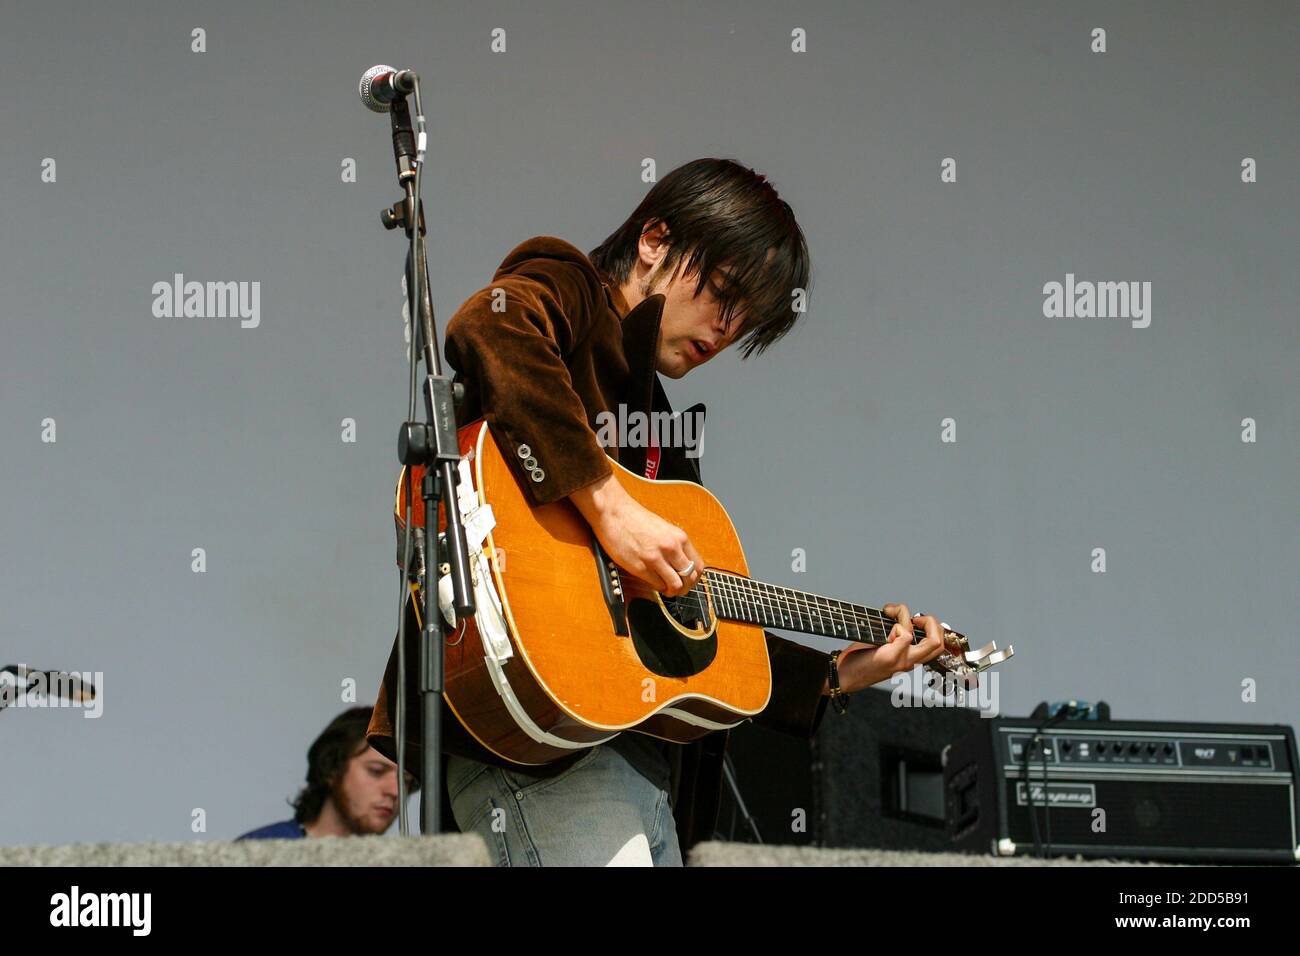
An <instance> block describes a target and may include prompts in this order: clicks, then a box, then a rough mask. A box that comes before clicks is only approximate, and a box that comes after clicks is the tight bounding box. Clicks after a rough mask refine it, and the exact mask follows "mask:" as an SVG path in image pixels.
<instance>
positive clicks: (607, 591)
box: [591, 534, 632, 637]
mask: <svg viewBox="0 0 1300 956" xmlns="http://www.w3.org/2000/svg"><path fill="white" fill-rule="evenodd" d="M591 552H592V554H594V555H595V556H596V574H597V576H598V577H599V578H600V590H601V593H602V594H604V596H605V607H606V608H608V609H609V618H610V621H611V623H612V624H613V625H614V633H615V634H617V635H618V636H619V637H631V636H632V632H631V631H629V630H628V626H627V601H626V600H624V598H623V582H622V581H620V580H619V576H618V565H616V564H615V563H614V562H613V560H611V559H610V557H609V556H608V555H607V554H606V553H605V549H604V548H602V547H601V546H600V542H599V541H598V540H596V535H595V534H592V536H591Z"/></svg>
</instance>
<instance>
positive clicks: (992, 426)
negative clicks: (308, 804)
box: [0, 2, 1300, 845]
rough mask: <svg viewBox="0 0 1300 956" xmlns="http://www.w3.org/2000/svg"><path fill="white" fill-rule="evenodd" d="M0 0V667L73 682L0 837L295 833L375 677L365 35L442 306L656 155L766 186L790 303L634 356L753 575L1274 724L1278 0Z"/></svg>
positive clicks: (35, 719)
mask: <svg viewBox="0 0 1300 956" xmlns="http://www.w3.org/2000/svg"><path fill="white" fill-rule="evenodd" d="M7 6H9V9H7V10H6V15H5V19H4V24H5V26H4V29H3V31H0V71H2V72H3V77H4V83H3V86H4V89H5V90H6V91H7V94H6V96H4V97H3V98H0V130H2V131H3V132H2V134H0V191H2V192H0V215H2V216H3V223H4V228H3V229H2V230H0V283H2V286H3V292H4V296H3V308H2V309H0V315H3V322H4V336H3V340H2V343H0V371H2V372H3V375H2V377H0V409H2V411H0V483H2V484H0V487H3V494H2V495H0V522H2V524H0V532H2V534H3V542H4V545H3V548H2V549H0V561H3V574H2V575H0V582H2V583H0V598H2V600H0V615H2V616H0V657H3V658H5V661H4V662H5V663H7V662H11V661H13V662H24V663H29V664H32V665H33V666H38V667H46V668H58V669H68V670H78V671H102V672H103V674H104V697H103V715H102V717H100V718H98V719H96V720H89V719H86V718H85V717H84V716H83V714H82V712H80V711H78V710H74V709H61V710H36V709H26V710H18V709H11V710H9V711H6V712H4V713H2V714H0V761H2V762H3V764H4V773H3V777H0V779H2V780H3V785H2V786H0V845H10V844H17V843H28V842H64V841H73V840H109V839H124V840H125V839H130V840H173V839H192V838H195V837H206V838H225V837H230V836H233V835H235V834H237V833H239V832H242V831H243V830H245V829H248V828H250V827H252V826H254V825H258V824H261V823H265V822H269V821H271V820H274V819H279V818H283V817H284V816H287V815H288V812H287V808H286V807H285V803H284V800H285V797H287V796H288V795H290V794H291V793H292V792H293V791H294V789H295V788H296V786H297V785H298V783H299V782H300V780H301V776H302V773H303V770H304V767H305V762H304V756H303V755H304V752H305V749H306V745H307V743H308V742H309V741H310V739H311V738H312V737H313V736H314V735H315V733H316V732H317V731H318V730H319V729H320V727H321V726H323V724H324V723H325V722H326V721H327V720H328V719H329V718H330V717H331V716H332V715H333V714H334V713H336V712H337V711H339V710H340V709H341V708H342V707H343V703H342V702H341V700H340V687H341V683H342V682H343V681H345V680H346V679H348V678H352V679H354V680H355V681H356V682H357V685H358V687H359V694H360V697H361V699H362V701H364V702H370V701H371V700H372V699H373V694H374V690H375V688H376V686H377V683H378V679H379V675H380V672H381V669H382V666H383V663H384V660H385V658H386V656H387V653H388V649H389V646H390V643H391V640H392V635H393V629H394V626H395V621H396V618H395V613H394V604H395V597H396V595H395V591H396V580H395V569H394V567H393V564H392V555H393V543H392V538H393V534H392V525H391V520H390V517H389V513H388V509H389V504H390V501H391V489H392V483H393V480H394V477H395V468H396V466H395V460H394V452H393V437H394V433H395V428H396V424H397V423H398V421H399V420H400V418H401V416H402V413H403V410H404V407H405V390H404V389H405V384H404V383H405V380H404V369H405V364H404V363H405V358H404V348H403V344H402V340H401V327H400V301H401V300H400V290H399V283H398V272H399V268H398V267H395V266H396V263H397V262H398V261H399V259H400V256H401V252H402V249H401V241H400V239H399V238H398V237H397V236H395V235H389V234H387V233H384V232H383V231H382V230H381V229H380V228H379V225H378V218H377V214H378V211H379V210H380V209H381V208H382V207H383V206H384V205H385V204H387V203H388V202H391V201H392V199H393V198H394V197H395V195H396V189H395V183H394V174H393V170H392V160H391V155H390V147H389V144H388V135H387V122H386V120H384V119H382V118H380V117H376V116H374V115H372V114H370V113H367V112H366V111H365V110H364V109H363V108H362V107H361V106H360V104H359V103H358V102H357V100H356V93H355V86H356V81H357V78H358V76H359V75H360V73H361V72H362V71H363V70H364V69H365V68H366V67H368V66H370V65H371V64H373V63H377V62H389V63H393V64H395V65H397V66H410V67H412V68H415V69H417V70H419V71H420V72H421V73H422V75H423V76H424V77H425V79H426V83H427V88H428V90H429V96H428V109H427V112H428V114H429V120H430V133H431V149H430V155H429V168H428V173H427V175H426V177H425V197H426V203H427V206H428V212H429V215H430V221H431V227H432V228H431V233H430V244H429V252H430V261H431V271H432V281H433V290H434V302H435V307H436V309H437V311H438V315H439V317H440V319H444V320H445V319H446V318H447V317H449V316H450V315H451V313H452V311H453V310H454V309H455V307H456V306H457V305H458V304H459V303H460V302H462V301H463V300H464V299H465V298H466V297H467V296H468V295H469V294H470V293H471V292H473V291H474V290H475V289H477V288H479V287H481V286H483V285H485V284H486V283H487V282H488V281H489V279H490V277H491V274H492V272H493V270H494V269H495V267H496V265H497V263H498V262H499V261H500V260H501V258H502V257H503V255H504V254H505V253H506V252H507V251H508V250H509V249H510V248H512V247H513V246H514V245H515V244H517V243H518V242H520V241H521V240H523V239H525V238H527V237H529V236H532V235H537V234H543V233H546V234H552V235H557V236H561V237H564V238H566V239H568V240H570V241H571V242H574V243H575V244H577V245H579V246H580V247H582V248H583V249H590V248H591V247H592V246H594V245H595V244H596V243H597V242H599V241H600V240H601V239H602V238H603V237H604V236H605V235H606V233H607V232H609V231H610V230H611V229H613V228H614V226H616V225H617V224H618V223H619V222H621V221H622V219H623V217H624V216H625V215H626V214H627V213H628V211H630V209H631V208H632V207H633V205H634V204H635V203H636V202H637V201H638V200H639V199H640V198H641V196H642V195H644V192H645V191H646V189H648V188H649V187H648V185H647V184H646V183H644V182H642V181H641V171H642V168H643V167H642V162H643V160H644V159H645V158H647V157H649V158H653V159H654V161H655V163H656V165H657V169H658V171H659V174H660V175H662V174H664V173H666V172H667V171H669V170H670V169H672V168H674V167H676V166H677V165H680V164H681V163H683V162H686V161H689V160H691V159H694V158H697V157H699V156H708V155H718V156H730V157H734V158H737V159H739V160H741V161H742V162H744V163H745V164H747V165H750V166H753V167H755V168H757V169H758V170H759V171H760V172H763V173H766V174H767V175H769V176H770V177H771V178H772V180H773V181H774V182H775V184H776V186H777V188H778V189H779V190H780V191H781V193H782V195H783V197H784V198H786V199H788V200H789V202H790V203H791V204H792V206H793V207H794V209H795V211H796V213H797V214H798V216H799V218H800V220H801V222H802V224H803V227H804V229H805V231H806V233H807V236H808V240H809V244H810V248H811V250H812V255H813V260H814V283H813V289H812V295H811V299H810V311H809V314H808V316H807V317H806V318H805V319H804V320H802V321H801V324H800V327H797V328H796V330H795V331H794V332H793V333H792V334H791V336H790V337H789V338H788V339H787V340H786V341H785V342H783V343H781V345H779V346H778V347H777V348H776V349H774V350H773V351H772V352H770V353H768V355H766V356H763V357H761V358H758V359H751V360H749V361H747V362H741V361H740V360H739V358H738V357H737V356H736V355H732V354H724V355H723V356H721V357H719V358H718V359H717V360H716V361H714V362H713V363H711V364H710V365H709V366H708V367H707V368H706V369H703V370H701V371H700V372H698V373H697V374H695V375H692V376H690V377H688V378H686V379H683V380H681V381H679V382H671V383H669V393H670V396H671V397H672V398H673V399H674V401H675V402H676V403H677V405H678V406H679V407H683V406H684V405H685V404H690V403H692V402H694V401H697V400H703V401H705V402H707V403H708V405H709V408H710V424H709V429H708V432H707V439H706V450H705V454H704V459H703V465H704V474H705V477H706V479H707V480H708V482H709V484H710V486H711V487H712V489H713V490H714V491H715V493H716V494H718V495H719V496H720V497H721V498H722V499H723V501H724V502H725V503H726V504H727V505H728V507H729V509H730V510H731V512H732V514H733V516H734V517H735V519H736V522H737V525H738V527H740V528H741V529H742V533H743V538H744V540H745V542H746V546H747V552H748V555H749V559H750V563H751V567H752V570H753V572H754V574H755V575H756V576H758V577H762V578H765V579H767V580H772V581H778V582H782V583H786V584H790V585H792V586H800V587H804V588H807V589H810V590H814V591H818V592H820V593H823V594H828V595H832V596H836V597H842V598H851V599H855V600H858V601H863V602H866V603H871V604H878V603H883V602H885V601H891V600H904V601H907V602H909V603H910V604H911V605H912V607H913V608H914V609H923V610H926V611H937V612H940V613H941V614H942V616H943V617H944V619H945V620H946V621H948V622H949V623H950V624H952V625H954V626H956V627H958V628H960V629H962V630H964V631H966V632H967V633H968V634H970V635H971V636H972V638H974V639H976V640H977V641H979V642H981V643H982V642H983V641H985V640H988V639H997V640H999V641H1001V642H1008V641H1014V643H1015V644H1016V646H1017V648H1018V652H1019V653H1018V656H1017V657H1016V659H1015V660H1014V662H1012V663H1011V664H1009V665H1008V666H1007V667H1006V668H1005V669H1004V670H1003V672H1002V675H1001V678H1000V683H999V696H1000V706H1001V708H1002V710H1003V711H1004V712H1008V713H1023V712H1026V711H1028V710H1029V709H1030V708H1032V707H1033V705H1034V704H1035V703H1037V702H1038V701H1039V700H1043V699H1060V698H1062V697H1067V696H1080V697H1084V698H1087V699H1097V698H1102V699H1106V700H1108V701H1110V703H1111V705H1112V707H1113V708H1114V711H1115V713H1116V714H1117V715H1122V716H1125V717H1134V718H1170V719H1172V718H1195V719H1204V720H1224V721H1276V722H1286V723H1291V722H1294V721H1295V719H1296V715H1297V709H1298V708H1297V706H1296V704H1295V698H1294V696H1293V694H1294V686H1295V684H1296V678H1297V677H1298V676H1300V665H1298V664H1297V657H1296V654H1295V649H1294V640H1295V620H1296V613H1295V612H1296V603H1297V602H1296V582H1297V579H1298V578H1297V572H1298V571H1300V561H1298V560H1297V548H1296V530H1297V529H1296V515H1297V507H1296V505H1297V467H1296V466H1297V456H1296V449H1297V447H1300V445H1298V441H1297V439H1298V438H1300V434H1298V431H1300V429H1298V425H1297V416H1296V413H1297V389H1296V370H1297V360H1298V359H1300V332H1298V322H1297V313H1296V305H1295V303H1296V301H1297V284H1298V280H1297V270H1296V268H1295V265H1296V249H1297V238H1298V236H1297V222H1300V208H1298V207H1300V202H1298V200H1297V197H1298V196H1300V190H1297V188H1296V169H1295V161H1296V156H1297V153H1298V148H1300V135H1297V111H1296V103H1297V86H1298V83H1297V72H1296V70H1295V50H1296V49H1297V46H1298V45H1300V43H1298V41H1300V8H1298V7H1297V6H1296V4H1294V3H1289V2H1288V3H1266V2H1251V3H1245V4H1231V5H1230V4H1221V3H1145V4H1140V5H1137V4H1128V3H1088V4H1085V3H1051V4H1039V3H978V4H977V3H955V2H953V3H947V2H946V3H935V2H926V3H912V2H896V3H874V2H873V3H827V2H805V3H799V4H783V3H721V2H718V3H707V4H706V3H684V2H682V3H657V4H634V3H601V4H582V3H572V2H565V3H504V2H498V3H491V2H489V3H473V4H471V3H396V2H392V3H365V4H362V3H352V4H344V3H329V4H324V3H313V4H307V3H275V4H251V3H210V2H202V3H200V2H182V3H131V4H125V3H79V4H74V3H60V2H51V3H46V4H24V5H21V6H20V5H18V4H12V5H7ZM1096 27H1102V28H1104V29H1105V30H1106V31H1107V51H1106V52H1105V53H1094V52H1092V51H1091V49H1090V47H1091V45H1092V38H1091V31H1092V30H1093V29H1094V28H1096ZM195 28H202V29H203V30H205V31H206V52H201V53H200V52H194V51H192V49H191V45H192V35H191V31H192V30H193V29H195ZM495 28H502V29H504V30H505V31H506V41H507V47H506V51H505V52H504V53H494V52H492V51H491V49H490V43H491V31H492V30H494V29H495ZM796 28H802V29H804V30H806V32H807V52H803V53H795V52H792V50H791V42H792V40H791V32H792V30H795V29H796ZM1246 157H1251V158H1253V159H1254V160H1255V161H1256V162H1257V163H1258V181H1257V182H1255V183H1250V184H1247V183H1243V182H1242V177H1241V163H1242V160H1243V159H1244V158H1246ZM47 158H52V159H54V160H55V162H56V166H55V172H56V177H57V178H56V179H55V181H54V182H45V181H43V179H42V172H43V168H45V167H43V163H44V160H46V159H47ZM348 158H351V159H353V160H355V163H356V169H357V176H356V182H344V181H342V176H341V171H342V164H343V163H344V161H345V160H346V159H348ZM945 158H952V159H954V160H955V161H956V164H957V166H956V168H957V181H956V182H955V183H945V182H942V181H941V178H940V173H941V163H942V162H943V161H944V160H945ZM175 273H183V274H184V275H185V277H186V278H187V279H196V280H199V281H204V282H206V281H239V282H253V281H257V282H260V284H261V285H260V289H261V299H260V324H259V325H258V326H257V327H256V328H241V325H240V322H239V320H238V319H235V318H158V317H155V316H154V314H153V311H152V303H153V300H154V294H153V292H152V291H151V289H152V287H153V285H154V284H155V283H157V282H170V281H171V280H172V277H173V275H174V274H175ZM1067 273H1073V274H1074V275H1076V276H1077V277H1078V278H1079V279H1081V280H1090V281H1136V282H1150V283H1151V289H1152V292H1151V322H1150V326H1149V327H1147V328H1134V327H1133V326H1132V324H1131V323H1130V322H1129V321H1126V320H1122V319H1099V318H1094V319H1066V318H1047V317H1045V316H1044V313H1043V301H1044V294H1043V286H1044V284H1045V283H1049V282H1053V281H1057V282H1064V281H1065V280H1066V275H1067ZM345 418H351V419H355V421H356V423H357V426H356V441H355V442H354V443H345V442H343V441H342V440H341V438H340V436H341V426H340V423H341V422H342V421H343V419H345ZM946 418H952V419H954V420H955V428H956V439H957V440H956V441H955V442H943V441H941V422H942V421H943V420H944V419H946ZM1245 418H1251V419H1254V420H1255V421H1256V423H1257V429H1258V440H1257V441H1255V442H1253V443H1248V442H1243V441H1242V431H1243V426H1242V420H1243V419H1245ZM46 419H53V420H54V421H55V425H56V428H57V433H56V435H57V441H55V442H53V443H51V442H48V441H43V440H42V429H43V426H42V422H43V421H44V420H46ZM194 548H203V549H205V552H206V556H207V570H206V572H205V573H201V574H200V573H194V572H193V571H192V570H191V561H192V558H191V553H192V550H193V549H194ZM796 548H803V549H805V551H806V554H807V570H806V571H805V572H803V573H795V572H793V571H792V570H791V562H792V552H793V550H794V549H796ZM1095 548H1104V549H1105V553H1106V570H1105V573H1097V572H1096V571H1095V570H1094V569H1093V562H1094V558H1093V549H1095ZM1248 679H1249V680H1253V681H1255V682H1256V688H1257V699H1256V700H1255V701H1254V702H1246V701H1243V699H1242V696H1243V695H1242V682H1243V681H1244V680H1248ZM911 716H912V714H911V713H910V712H907V711H902V712H900V714H899V719H900V720H906V719H909V718H910V717H911ZM196 808H202V810H203V811H204V813H205V815H206V827H207V830H206V833H203V834H196V833H194V832H193V831H192V829H191V821H192V819H193V813H194V811H195V809H196Z"/></svg>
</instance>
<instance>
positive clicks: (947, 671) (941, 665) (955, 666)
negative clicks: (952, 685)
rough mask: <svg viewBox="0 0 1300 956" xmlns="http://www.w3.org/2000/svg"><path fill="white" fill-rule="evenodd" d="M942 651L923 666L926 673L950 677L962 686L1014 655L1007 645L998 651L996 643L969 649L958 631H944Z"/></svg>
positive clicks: (967, 685) (966, 641)
mask: <svg viewBox="0 0 1300 956" xmlns="http://www.w3.org/2000/svg"><path fill="white" fill-rule="evenodd" d="M943 639H944V651H943V653H942V654H940V655H939V656H938V657H936V658H935V659H934V660H932V661H927V662H926V663H925V664H924V665H923V666H924V667H925V669H926V670H928V671H933V672H934V673H936V674H943V675H945V676H947V675H951V676H952V677H953V678H955V679H956V680H957V681H959V682H960V683H962V684H963V685H964V686H966V687H969V686H971V685H972V684H973V683H974V682H975V681H976V680H978V678H979V675H980V674H981V673H983V672H984V671H986V670H988V669H989V668H990V667H992V666H994V665H995V664H1001V663H1002V662H1003V661H1005V660H1007V659H1008V658H1010V657H1011V656H1013V655H1014V654H1015V653H1016V650H1015V648H1014V647H1012V646H1011V645H1010V644H1008V645H1007V646H1006V647H1005V648H1004V649H1002V650H998V645H997V642H996V641H990V642H989V643H987V644H985V645H984V646H983V647H981V648H978V649H976V650H973V651H972V650H971V649H970V641H968V640H967V639H966V635H965V634H962V633H961V632H959V631H944V634H943Z"/></svg>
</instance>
